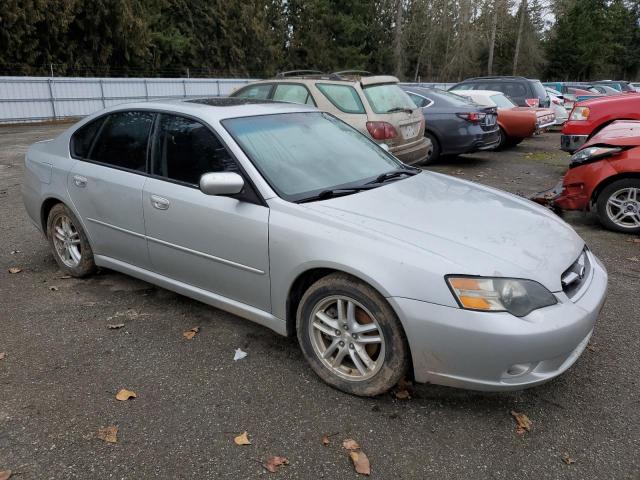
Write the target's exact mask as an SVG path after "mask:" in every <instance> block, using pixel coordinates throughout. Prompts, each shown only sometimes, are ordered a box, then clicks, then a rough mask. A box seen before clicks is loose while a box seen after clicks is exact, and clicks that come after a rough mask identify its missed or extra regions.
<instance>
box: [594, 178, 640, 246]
mask: <svg viewBox="0 0 640 480" xmlns="http://www.w3.org/2000/svg"><path fill="white" fill-rule="evenodd" d="M596 209H597V212H598V219H599V220H600V223H602V225H604V226H605V227H606V228H608V229H609V230H615V231H617V232H625V233H633V234H638V233H640V179H637V178H625V179H622V180H617V181H615V182H613V183H611V184H610V185H607V186H606V187H605V188H604V189H603V190H602V192H600V194H599V195H598V199H597V200H596Z"/></svg>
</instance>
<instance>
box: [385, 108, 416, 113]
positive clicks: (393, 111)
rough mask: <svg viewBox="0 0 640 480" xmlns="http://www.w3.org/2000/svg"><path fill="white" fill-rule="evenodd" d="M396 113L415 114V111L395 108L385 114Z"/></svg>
mask: <svg viewBox="0 0 640 480" xmlns="http://www.w3.org/2000/svg"><path fill="white" fill-rule="evenodd" d="M395 112H404V113H413V110H412V109H410V108H406V107H393V108H390V109H389V110H387V111H386V112H384V113H395Z"/></svg>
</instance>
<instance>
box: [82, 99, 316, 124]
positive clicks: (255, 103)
mask: <svg viewBox="0 0 640 480" xmlns="http://www.w3.org/2000/svg"><path fill="white" fill-rule="evenodd" d="M121 110H160V111H170V112H175V113H183V114H185V115H193V116H196V117H200V118H203V119H205V120H209V121H220V120H223V119H225V118H235V117H251V116H256V115H272V114H277V113H296V112H313V111H317V109H316V108H315V107H313V106H309V105H301V104H297V103H288V102H278V101H272V100H257V99H247V98H228V97H203V98H191V99H157V100H152V101H149V102H135V103H121V104H119V105H115V106H112V107H109V108H107V109H104V110H101V111H99V112H97V114H96V115H94V116H98V115H103V114H104V113H108V112H116V111H121ZM92 117H93V116H92Z"/></svg>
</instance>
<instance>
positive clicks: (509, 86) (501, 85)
mask: <svg viewBox="0 0 640 480" xmlns="http://www.w3.org/2000/svg"><path fill="white" fill-rule="evenodd" d="M486 90H496V91H498V92H502V93H504V94H505V95H506V96H507V97H511V98H525V97H526V96H527V89H526V88H525V86H524V85H523V84H521V83H515V82H495V83H489V84H488V88H486Z"/></svg>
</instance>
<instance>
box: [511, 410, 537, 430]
mask: <svg viewBox="0 0 640 480" xmlns="http://www.w3.org/2000/svg"><path fill="white" fill-rule="evenodd" d="M511 416H512V417H513V418H514V419H515V420H516V433H517V434H518V435H524V432H530V431H531V427H532V425H533V422H531V420H529V417H527V416H526V415H525V414H524V413H518V412H516V411H515V410H511Z"/></svg>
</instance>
